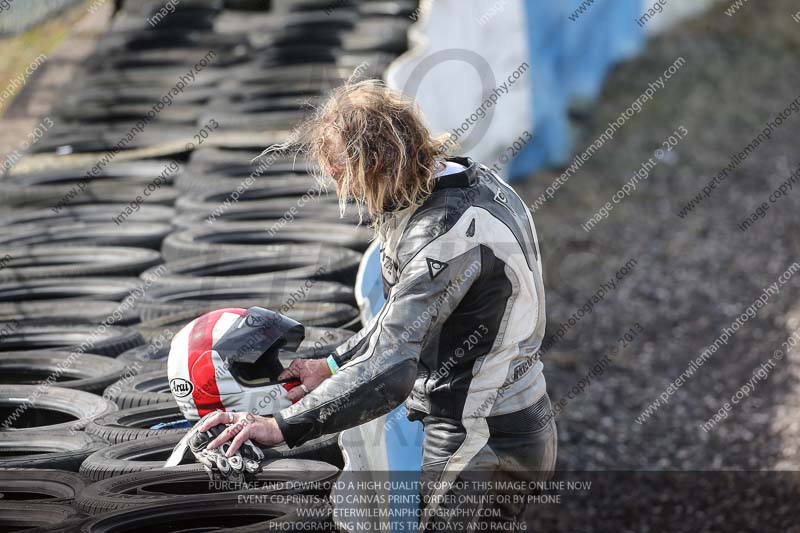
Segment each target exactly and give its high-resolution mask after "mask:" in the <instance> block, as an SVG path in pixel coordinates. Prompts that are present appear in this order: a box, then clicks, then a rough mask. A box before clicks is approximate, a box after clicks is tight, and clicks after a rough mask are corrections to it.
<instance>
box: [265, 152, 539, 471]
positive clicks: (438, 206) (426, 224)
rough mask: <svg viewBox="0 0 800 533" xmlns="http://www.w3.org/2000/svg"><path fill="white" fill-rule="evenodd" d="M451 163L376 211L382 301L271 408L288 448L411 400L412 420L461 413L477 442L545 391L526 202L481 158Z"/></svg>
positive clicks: (534, 250)
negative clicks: (317, 369) (320, 372)
mask: <svg viewBox="0 0 800 533" xmlns="http://www.w3.org/2000/svg"><path fill="white" fill-rule="evenodd" d="M448 161H451V162H454V163H457V164H460V165H463V166H464V167H465V170H464V171H462V172H458V173H455V174H450V175H446V176H443V177H440V178H438V179H437V184H436V187H435V189H434V191H433V193H432V194H431V195H430V196H429V197H428V198H427V199H426V201H425V202H424V203H423V204H422V205H421V206H419V207H417V208H413V207H409V208H400V209H397V210H394V211H390V212H387V213H386V214H385V215H384V219H383V221H382V224H381V233H380V236H381V243H382V248H381V263H382V272H383V277H384V287H385V293H386V300H387V301H386V305H385V306H384V307H383V309H382V310H381V312H380V314H379V315H377V316H376V317H375V318H374V319H373V320H372V321H371V322H370V324H368V325H367V326H366V327H365V328H363V329H362V330H361V331H360V332H359V333H358V334H356V335H355V336H354V337H352V338H351V339H350V340H349V341H348V342H347V343H346V344H344V345H343V346H341V347H339V349H337V350H336V352H335V354H334V357H335V358H336V360H337V361H338V363H339V364H340V365H341V368H340V370H339V372H338V373H337V374H336V375H334V376H331V377H330V378H329V379H326V380H325V381H324V382H322V384H321V385H320V386H319V387H318V388H317V389H315V390H314V391H313V393H312V394H309V395H308V396H306V397H305V398H303V399H302V400H301V401H300V402H298V403H296V404H294V405H292V406H291V407H288V408H286V409H283V410H281V411H280V412H279V413H278V414H277V415H276V417H275V418H276V421H277V422H278V425H279V427H280V429H281V431H282V432H283V435H284V438H285V440H286V443H287V444H288V445H289V446H297V445H298V444H301V443H303V442H305V441H307V440H309V439H312V438H315V437H318V436H320V435H322V434H326V433H333V432H336V431H341V430H343V429H346V428H349V427H353V426H355V425H358V424H361V423H363V422H365V421H367V420H370V419H372V418H375V417H377V416H379V415H381V414H384V413H386V412H388V411H389V410H391V409H393V408H394V407H395V406H397V405H398V404H399V403H401V402H402V401H404V400H407V402H406V405H407V407H408V410H409V418H411V419H423V418H424V417H425V416H428V415H430V416H434V417H443V418H447V419H453V420H458V421H462V423H463V426H464V427H465V429H466V434H467V435H468V436H469V435H479V436H481V437H480V438H478V440H477V441H475V442H474V443H470V444H469V448H470V449H472V450H477V449H478V448H480V447H481V446H482V445H483V444H485V441H486V439H488V437H489V429H488V427H487V418H488V417H497V416H500V415H506V414H509V413H514V412H518V411H520V410H523V409H525V408H527V407H530V406H533V405H534V404H535V403H536V402H537V401H539V400H541V399H542V398H543V397H544V396H545V393H546V386H545V380H544V376H543V374H542V363H541V361H539V359H538V353H537V351H538V349H539V346H540V344H541V341H542V338H543V335H544V329H545V311H544V309H545V307H544V288H543V283H542V268H541V259H540V255H539V249H538V242H537V238H536V232H535V229H534V225H533V221H532V219H531V216H530V212H529V211H528V209H527V207H526V206H525V204H524V203H523V202H522V200H521V199H520V197H519V196H518V195H517V194H516V193H515V192H514V190H513V189H511V187H509V186H508V185H507V184H506V183H505V182H503V181H502V180H500V179H499V178H498V177H497V176H496V175H495V174H494V173H493V172H492V171H490V170H489V169H488V168H487V167H485V166H483V165H479V164H477V163H476V162H474V161H472V160H471V159H469V158H460V157H455V158H448ZM528 418H530V417H528ZM481 441H483V444H481ZM464 451H465V452H469V450H464ZM463 455H464V458H465V460H469V453H465V454H463Z"/></svg>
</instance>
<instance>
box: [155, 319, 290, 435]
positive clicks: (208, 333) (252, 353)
mask: <svg viewBox="0 0 800 533" xmlns="http://www.w3.org/2000/svg"><path fill="white" fill-rule="evenodd" d="M304 336H305V331H304V328H303V326H302V325H301V324H300V323H298V322H296V321H294V320H292V319H291V318H289V317H286V316H284V315H281V314H279V313H276V312H274V311H270V310H268V309H263V308H261V307H251V308H250V309H240V308H227V309H218V310H216V311H211V312H209V313H206V314H204V315H202V316H200V317H198V318H196V319H194V320H192V321H191V322H190V323H189V324H187V325H186V326H184V327H183V328H182V329H181V330H180V331H179V332H178V333H177V334H176V335H175V337H174V338H173V339H172V345H171V346H170V351H169V358H168V362H167V375H168V378H169V387H170V390H171V391H172V395H173V396H174V397H175V401H176V402H178V406H179V407H180V409H181V412H182V413H183V416H184V417H185V418H186V419H187V420H199V419H200V418H201V417H203V416H205V415H206V414H208V413H210V412H212V411H215V410H224V411H243V412H250V413H253V414H257V415H262V416H263V415H272V414H274V413H276V412H277V411H280V410H281V409H283V408H285V407H288V406H289V405H291V402H290V401H289V400H288V399H287V398H286V393H287V392H288V391H289V390H291V389H292V388H294V387H295V386H297V385H299V384H300V382H299V381H297V380H291V381H288V382H284V383H281V382H280V381H279V380H278V375H279V374H280V373H281V372H282V371H283V365H281V363H280V361H279V360H278V351H279V350H282V349H283V350H291V351H294V350H296V349H297V347H298V346H299V345H300V342H302V340H303V338H304Z"/></svg>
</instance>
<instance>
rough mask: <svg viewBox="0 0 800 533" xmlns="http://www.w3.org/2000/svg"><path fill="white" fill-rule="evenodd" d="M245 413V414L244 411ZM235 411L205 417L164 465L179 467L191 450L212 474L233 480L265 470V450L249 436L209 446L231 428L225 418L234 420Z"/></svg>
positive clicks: (244, 479)
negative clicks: (262, 464)
mask: <svg viewBox="0 0 800 533" xmlns="http://www.w3.org/2000/svg"><path fill="white" fill-rule="evenodd" d="M240 414H241V413H240ZM235 419H236V416H235V415H234V414H233V413H225V412H222V411H217V412H214V413H210V414H208V415H206V416H204V417H203V418H201V419H200V420H199V421H198V422H197V423H196V424H195V425H194V427H192V429H190V430H189V432H188V433H186V435H184V437H183V438H182V439H181V441H180V442H179V443H178V445H177V446H176V447H175V449H174V450H173V452H172V455H171V456H170V458H169V459H168V460H167V462H166V464H165V465H164V466H177V465H179V464H181V463H182V462H184V460H185V459H187V456H188V452H191V455H193V456H194V458H195V459H196V460H197V462H199V463H200V464H202V465H203V467H205V470H206V472H208V475H209V477H210V478H211V479H212V480H213V479H221V480H223V481H226V482H230V483H243V482H244V481H246V479H247V478H248V477H252V476H254V475H255V474H257V473H259V472H260V471H261V461H262V460H263V459H264V453H263V452H262V451H261V449H259V448H258V446H256V445H255V444H253V442H252V441H250V440H249V439H246V440H242V441H241V442H239V446H237V447H236V448H235V449H231V447H232V444H233V443H228V442H225V443H224V444H222V445H221V446H219V447H216V446H215V447H213V448H211V447H209V444H211V443H212V441H215V440H217V438H218V437H220V435H222V434H224V433H225V432H226V431H227V430H228V429H230V428H231V427H233V426H229V427H228V428H226V426H225V424H224V423H223V422H221V421H222V420H228V421H231V422H232V421H234V420H235Z"/></svg>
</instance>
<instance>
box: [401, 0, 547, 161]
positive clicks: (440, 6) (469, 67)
mask: <svg viewBox="0 0 800 533" xmlns="http://www.w3.org/2000/svg"><path fill="white" fill-rule="evenodd" d="M525 32H526V28H525V9H524V6H523V4H522V2H521V1H519V0H497V1H496V2H476V1H464V0H436V1H435V2H433V1H430V0H423V1H422V2H420V11H419V17H418V22H417V23H416V24H415V25H414V26H412V29H411V31H410V32H409V38H410V41H411V49H410V50H409V51H408V52H406V53H405V54H403V55H402V56H400V57H399V58H398V59H396V60H395V61H394V62H393V63H392V65H391V66H390V67H389V70H388V71H387V73H386V83H387V84H388V85H389V86H390V87H392V88H394V89H398V90H401V91H403V92H404V93H406V94H408V95H409V96H411V97H413V98H415V99H416V101H417V102H418V103H419V105H420V107H421V108H422V110H423V112H424V113H425V115H426V117H427V118H428V122H429V126H430V128H431V130H432V131H433V132H434V133H442V132H447V133H451V134H452V138H453V140H455V141H457V142H458V143H459V144H460V148H458V149H456V150H454V152H457V153H459V154H464V155H469V156H470V157H472V158H473V159H476V160H477V161H480V162H481V163H484V164H486V165H487V166H492V165H494V164H495V163H499V165H498V168H499V169H502V168H503V167H505V164H504V163H505V162H507V161H505V162H504V161H501V158H502V157H503V155H504V154H507V153H508V152H507V150H508V148H509V147H510V146H512V145H513V143H514V141H515V140H517V139H518V138H519V137H520V135H522V134H523V132H524V131H526V130H530V126H531V124H533V116H532V109H531V105H530V94H531V91H532V88H531V78H530V75H529V73H530V69H531V68H532V67H531V65H530V61H529V58H528V54H527V40H526V38H525ZM510 78H511V79H510ZM531 133H532V132H531ZM503 159H505V158H503ZM501 173H502V172H501Z"/></svg>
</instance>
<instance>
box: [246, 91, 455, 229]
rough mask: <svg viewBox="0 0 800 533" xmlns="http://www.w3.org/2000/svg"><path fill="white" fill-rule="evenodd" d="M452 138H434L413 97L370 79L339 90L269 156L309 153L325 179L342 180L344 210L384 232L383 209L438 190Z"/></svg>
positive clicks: (420, 199) (340, 190) (412, 202)
mask: <svg viewBox="0 0 800 533" xmlns="http://www.w3.org/2000/svg"><path fill="white" fill-rule="evenodd" d="M448 139H449V136H448V135H446V134H442V135H439V136H433V135H431V133H430V132H429V130H428V127H427V126H426V125H425V121H424V118H423V115H422V112H421V111H420V110H419V109H418V107H417V105H416V104H415V102H414V101H413V100H411V99H410V98H408V97H406V96H405V95H403V94H402V93H400V92H398V91H394V90H392V89H390V88H388V87H387V86H386V85H385V84H383V82H381V81H379V80H364V81H359V82H356V83H352V82H348V83H346V84H344V85H342V86H340V87H337V88H336V89H334V90H333V92H332V94H331V95H330V97H329V98H328V99H327V100H326V101H325V102H324V103H323V104H322V105H321V106H320V107H319V108H317V109H316V112H315V113H314V114H313V115H312V117H311V118H309V119H307V120H306V121H304V122H303V123H302V124H301V125H300V126H299V127H298V128H297V129H296V130H295V131H294V132H293V133H292V136H291V137H290V139H289V140H288V141H286V142H285V143H282V144H279V145H273V146H270V147H269V148H267V149H266V150H265V151H264V153H263V154H262V155H264V154H267V153H270V152H273V151H284V150H291V149H294V150H296V151H297V153H298V154H304V155H305V156H306V158H307V159H308V160H309V161H310V162H311V163H312V164H313V165H314V166H316V169H315V174H316V175H317V177H318V178H320V179H322V180H324V179H325V178H326V177H330V176H335V177H336V182H337V193H338V195H339V206H340V211H341V213H342V214H344V212H345V208H346V205H347V204H348V203H349V202H353V203H354V204H355V205H356V208H357V209H358V214H359V219H360V220H362V221H363V220H364V218H368V219H369V220H370V222H371V224H372V226H373V227H375V228H376V229H377V228H378V227H379V225H380V220H381V216H382V215H383V214H384V213H386V212H388V211H394V210H397V209H400V208H404V207H409V206H419V205H420V204H421V203H422V202H423V201H424V200H425V198H426V197H427V196H428V195H429V194H430V193H431V191H432V189H433V176H434V173H435V167H436V163H437V161H438V160H439V159H440V158H442V157H443V156H444V155H445V152H446V148H447V146H448V144H447V141H448Z"/></svg>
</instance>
